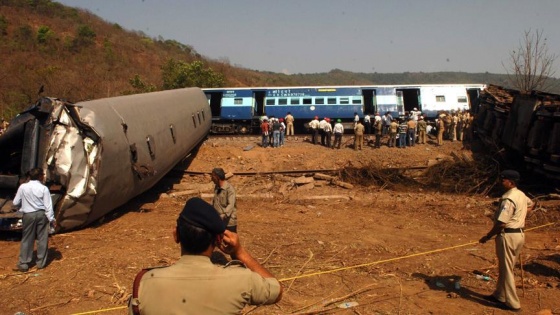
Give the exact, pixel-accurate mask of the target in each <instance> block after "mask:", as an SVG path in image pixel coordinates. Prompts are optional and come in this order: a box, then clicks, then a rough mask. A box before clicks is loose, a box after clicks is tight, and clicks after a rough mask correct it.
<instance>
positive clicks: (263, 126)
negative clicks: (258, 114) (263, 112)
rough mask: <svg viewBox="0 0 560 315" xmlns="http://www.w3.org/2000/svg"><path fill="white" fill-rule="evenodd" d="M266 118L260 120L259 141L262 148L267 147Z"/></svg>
mask: <svg viewBox="0 0 560 315" xmlns="http://www.w3.org/2000/svg"><path fill="white" fill-rule="evenodd" d="M268 127H269V126H268V119H266V118H265V119H263V121H262V122H261V135H262V142H261V146H262V147H263V148H266V147H268V133H269V132H270V131H269V128H268Z"/></svg>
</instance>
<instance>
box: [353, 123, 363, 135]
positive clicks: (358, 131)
mask: <svg viewBox="0 0 560 315" xmlns="http://www.w3.org/2000/svg"><path fill="white" fill-rule="evenodd" d="M365 129H366V128H365V127H364V125H362V124H360V123H358V124H357V125H356V127H354V133H355V134H356V135H357V136H362V135H363V134H364V131H365Z"/></svg>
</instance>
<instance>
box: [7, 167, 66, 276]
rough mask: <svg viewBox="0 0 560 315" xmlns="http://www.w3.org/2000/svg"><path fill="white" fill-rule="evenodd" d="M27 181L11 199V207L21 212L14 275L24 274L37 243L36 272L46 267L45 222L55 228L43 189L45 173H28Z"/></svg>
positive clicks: (36, 170) (47, 232)
mask: <svg viewBox="0 0 560 315" xmlns="http://www.w3.org/2000/svg"><path fill="white" fill-rule="evenodd" d="M28 174H29V181H28V182H27V183H24V184H21V186H19V188H18V190H17V192H16V196H15V198H14V201H13V204H14V206H16V207H18V208H19V212H23V219H22V221H23V232H22V233H23V235H22V238H21V245H20V251H19V261H18V264H17V268H16V269H14V271H21V272H26V271H28V270H29V264H30V263H31V260H32V258H33V245H34V243H35V239H37V268H39V269H43V268H45V267H46V266H47V253H48V249H49V222H50V224H52V226H53V228H54V227H55V226H56V221H55V219H54V212H53V206H52V199H51V193H50V192H49V189H48V188H47V187H46V186H45V185H43V183H42V182H43V180H44V179H45V173H44V172H43V169H41V168H34V169H32V170H30V171H29V173H28Z"/></svg>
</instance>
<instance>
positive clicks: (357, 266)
mask: <svg viewBox="0 0 560 315" xmlns="http://www.w3.org/2000/svg"><path fill="white" fill-rule="evenodd" d="M555 223H556V222H552V223H547V224H543V225H540V226H536V227H532V228H530V229H525V231H526V232H528V231H532V230H536V229H540V228H543V227H546V226H550V225H553V224H555ZM475 244H478V241H476V242H469V243H465V244H461V245H455V246H450V247H445V248H440V249H434V250H430V251H426V252H422V253H416V254H411V255H407V256H400V257H395V258H389V259H384V260H378V261H374V262H370V263H365V264H359V265H354V266H348V267H343V268H336V269H332V270H327V271H319V272H314V273H309V274H304V275H300V276H294V277H289V278H283V279H279V280H278V281H279V282H285V281H290V280H295V279H301V278H308V277H313V276H318V275H323V274H329V273H335V272H339V271H343V270H349V269H354V268H361V267H367V266H373V265H378V264H382V263H387V262H392V261H397V260H402V259H407V258H412V257H418V256H423V255H429V254H433V253H439V252H443V251H446V250H451V249H456V248H460V247H465V246H469V245H475ZM127 307H128V306H118V307H113V308H107V309H101V310H97V311H90V312H84V313H75V314H72V315H87V314H96V313H102V312H108V311H113V310H119V309H125V308H127Z"/></svg>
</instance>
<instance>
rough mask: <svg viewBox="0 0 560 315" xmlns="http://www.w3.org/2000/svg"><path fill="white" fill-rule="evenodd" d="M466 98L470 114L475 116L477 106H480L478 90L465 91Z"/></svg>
mask: <svg viewBox="0 0 560 315" xmlns="http://www.w3.org/2000/svg"><path fill="white" fill-rule="evenodd" d="M467 96H468V100H469V109H470V112H471V114H477V113H478V105H479V104H480V101H479V99H478V98H479V96H480V89H467Z"/></svg>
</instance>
